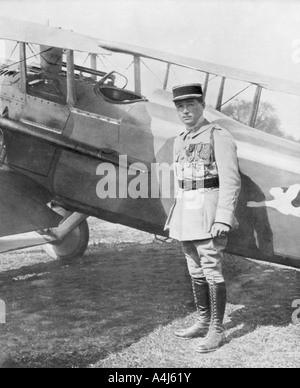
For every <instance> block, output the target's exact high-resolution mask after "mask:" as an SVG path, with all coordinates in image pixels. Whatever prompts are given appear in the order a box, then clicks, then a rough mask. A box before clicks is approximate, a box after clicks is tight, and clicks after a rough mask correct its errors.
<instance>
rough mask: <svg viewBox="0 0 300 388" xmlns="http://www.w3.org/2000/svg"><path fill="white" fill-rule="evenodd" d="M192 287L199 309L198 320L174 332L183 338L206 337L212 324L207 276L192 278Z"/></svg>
mask: <svg viewBox="0 0 300 388" xmlns="http://www.w3.org/2000/svg"><path fill="white" fill-rule="evenodd" d="M192 287H193V293H194V299H195V304H196V307H197V311H198V319H197V322H196V323H195V324H194V325H192V326H191V327H188V328H187V329H181V330H177V331H175V332H174V335H175V336H176V337H179V338H182V339H191V338H196V337H204V336H205V335H206V334H207V332H208V328H209V324H210V302H209V287H208V283H207V281H206V279H205V278H201V279H192Z"/></svg>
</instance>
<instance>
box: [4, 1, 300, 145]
mask: <svg viewBox="0 0 300 388" xmlns="http://www.w3.org/2000/svg"><path fill="white" fill-rule="evenodd" d="M0 7H1V16H9V17H14V18H18V19H23V20H29V21H35V22H40V23H46V22H47V20H50V24H51V25H53V26H60V27H63V28H66V29H72V30H74V31H76V32H81V33H84V34H87V35H91V36H96V37H99V38H103V39H107V40H113V41H121V42H127V43H134V44H138V45H141V46H147V47H153V48H157V49H159V50H165V51H169V52H172V53H179V54H181V55H187V56H189V57H196V58H200V59H204V60H208V61H212V62H216V63H219V64H224V65H230V66H234V67H239V68H243V69H248V70H253V71H257V72H260V73H264V74H270V75H273V76H277V77H281V78H286V79H290V80H297V81H299V82H300V1H292V0H281V1H276V0H270V1H263V0H257V1H255V0H252V1H251V0H209V1H208V0H207V1H205V0H135V1H134V0H81V1H74V0H60V1H56V0H47V1H46V0H45V1H44V0H28V1H27V0H0ZM297 50H298V51H297ZM278 101H279V100H278ZM278 101H277V100H276V107H277V109H280V103H279V102H278ZM299 104H300V98H299V99H298V98H297V99H295V98H288V99H286V98H285V99H284V100H283V105H282V108H283V109H282V112H279V113H280V118H281V120H282V122H283V126H284V129H285V130H286V131H287V132H290V133H292V134H293V135H294V136H296V137H299V138H300V128H299V127H300V109H299Z"/></svg>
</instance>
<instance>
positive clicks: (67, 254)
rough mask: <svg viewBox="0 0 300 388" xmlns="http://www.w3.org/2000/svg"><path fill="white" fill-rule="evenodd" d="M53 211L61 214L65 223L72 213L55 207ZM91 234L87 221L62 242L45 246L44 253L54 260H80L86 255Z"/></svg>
mask: <svg viewBox="0 0 300 388" xmlns="http://www.w3.org/2000/svg"><path fill="white" fill-rule="evenodd" d="M52 210H53V211H55V212H56V213H58V214H60V215H61V216H62V217H63V219H62V221H61V222H63V221H64V220H65V219H66V218H68V217H69V216H70V215H71V214H72V212H70V211H68V210H66V209H64V208H62V207H60V206H53V207H52ZM89 238H90V233H89V226H88V223H87V221H86V220H85V221H83V222H82V223H81V224H80V225H79V226H77V227H76V228H75V229H74V230H72V232H70V233H69V234H68V235H67V236H66V237H65V238H64V240H63V241H62V242H60V243H58V244H46V245H43V246H42V247H43V249H44V251H45V252H46V253H47V254H48V255H49V256H50V257H52V258H53V259H59V260H71V259H78V258H80V257H81V256H83V254H84V253H85V251H86V249H87V246H88V243H89Z"/></svg>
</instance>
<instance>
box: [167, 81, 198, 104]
mask: <svg viewBox="0 0 300 388" xmlns="http://www.w3.org/2000/svg"><path fill="white" fill-rule="evenodd" d="M172 90H173V101H174V102H176V101H180V100H186V99H188V98H200V97H202V96H203V91H202V86H201V84H188V85H179V86H175V87H174V88H173V89H172Z"/></svg>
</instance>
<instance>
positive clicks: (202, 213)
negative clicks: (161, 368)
mask: <svg viewBox="0 0 300 388" xmlns="http://www.w3.org/2000/svg"><path fill="white" fill-rule="evenodd" d="M173 101H174V103H175V105H176V108H177V112H178V115H179V118H180V119H181V121H182V122H183V123H184V124H185V126H186V130H185V131H184V132H183V133H182V134H181V135H179V137H178V138H176V140H175V143H174V158H175V160H174V162H175V171H174V174H175V203H174V205H173V207H172V209H171V211H170V214H169V217H168V220H167V223H166V229H169V230H170V237H171V238H174V239H177V240H179V241H181V243H182V250H183V253H184V255H185V257H186V259H187V265H188V269H189V273H190V275H191V279H192V286H193V292H194V297H195V303H196V307H197V310H198V319H197V322H196V323H195V324H194V325H193V326H191V327H189V328H187V329H182V330H178V331H176V332H175V335H176V336H177V337H180V338H184V339H190V338H196V337H205V338H204V339H203V341H202V342H201V343H200V344H199V345H198V347H197V349H196V351H198V352H200V353H208V352H212V351H215V350H217V349H218V348H219V347H220V346H221V345H222V344H223V342H224V339H225V335H224V329H223V318H224V313H225V308H226V285H225V281H224V277H223V274H222V266H221V265H222V263H221V262H222V256H223V251H224V249H225V247H226V243H227V235H228V233H229V232H230V231H231V230H232V229H234V228H235V227H236V226H237V221H236V218H235V215H234V212H235V207H236V203H237V199H238V195H239V192H240V185H241V180H240V175H239V167H238V160H237V152H236V145H235V143H234V140H233V138H232V136H231V134H230V133H229V132H228V131H227V130H226V129H223V128H221V127H220V126H218V125H215V124H211V123H209V122H208V121H207V120H206V119H205V118H204V115H203V112H204V109H205V102H204V100H203V93H202V87H201V85H200V84H189V85H181V86H177V87H174V88H173Z"/></svg>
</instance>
